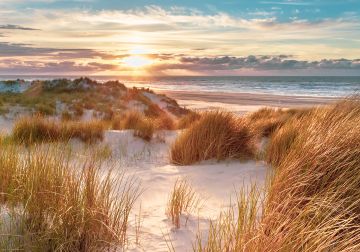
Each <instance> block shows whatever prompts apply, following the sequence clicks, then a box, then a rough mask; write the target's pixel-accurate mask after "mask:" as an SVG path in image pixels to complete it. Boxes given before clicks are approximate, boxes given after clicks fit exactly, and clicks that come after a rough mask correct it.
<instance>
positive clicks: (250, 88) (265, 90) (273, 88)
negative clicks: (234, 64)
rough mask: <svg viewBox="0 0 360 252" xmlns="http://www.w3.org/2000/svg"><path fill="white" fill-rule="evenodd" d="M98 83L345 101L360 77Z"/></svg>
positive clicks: (155, 79) (134, 79)
mask: <svg viewBox="0 0 360 252" xmlns="http://www.w3.org/2000/svg"><path fill="white" fill-rule="evenodd" d="M59 78H70V79H73V78H75V76H45V75H43V76H36V75H33V76H16V75H9V76H0V81H2V80H9V79H11V80H14V79H24V80H26V81H32V80H38V79H39V80H48V79H59ZM90 78H91V79H94V80H97V81H100V82H102V81H108V80H119V81H120V82H122V83H124V84H125V85H126V86H127V87H133V86H135V87H145V88H151V89H154V90H159V91H164V92H170V91H171V92H172V91H179V92H185V91H186V92H189V91H191V92H214V93H219V92H221V93H228V94H234V93H238V94H258V95H281V96H296V97H316V98H318V97H330V98H331V97H346V96H349V95H353V94H354V93H358V92H359V91H360V76H332V77H329V76H325V77H322V76H261V77H256V76H218V77H206V76H203V77H189V76H184V77H178V76H175V77H118V76H91V77H90Z"/></svg>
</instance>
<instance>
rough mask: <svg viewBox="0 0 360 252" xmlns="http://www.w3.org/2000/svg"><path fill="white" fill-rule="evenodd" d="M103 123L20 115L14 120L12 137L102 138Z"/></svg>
mask: <svg viewBox="0 0 360 252" xmlns="http://www.w3.org/2000/svg"><path fill="white" fill-rule="evenodd" d="M104 129H105V128H104V124H103V123H102V122H101V121H89V122H81V121H76V122H75V121H61V122H60V121H55V120H51V119H46V118H43V117H41V116H33V117H22V118H20V119H19V120H17V121H16V122H15V125H14V129H13V133H12V137H13V139H14V140H15V141H17V142H21V143H25V144H33V143H37V142H54V141H67V140H69V139H71V138H78V139H80V140H81V141H83V142H94V141H97V140H102V138H103V136H104Z"/></svg>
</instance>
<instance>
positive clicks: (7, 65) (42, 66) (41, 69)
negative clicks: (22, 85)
mask: <svg viewBox="0 0 360 252" xmlns="http://www.w3.org/2000/svg"><path fill="white" fill-rule="evenodd" d="M116 68H117V66H115V65H109V64H101V63H98V62H89V63H85V64H79V63H76V62H73V61H62V62H43V61H24V62H22V61H18V60H0V73H2V74H24V73H25V74H26V73H28V74H29V73H34V72H35V73H37V74H65V75H66V74H76V73H86V74H89V73H95V72H99V71H106V70H111V69H113V70H115V69H116Z"/></svg>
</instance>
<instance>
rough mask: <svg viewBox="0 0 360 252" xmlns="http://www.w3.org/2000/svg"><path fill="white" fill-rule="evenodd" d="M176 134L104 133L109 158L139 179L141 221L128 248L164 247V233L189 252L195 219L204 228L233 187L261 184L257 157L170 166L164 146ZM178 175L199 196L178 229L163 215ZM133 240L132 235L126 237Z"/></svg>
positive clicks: (262, 177) (261, 170) (260, 164)
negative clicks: (137, 237)
mask: <svg viewBox="0 0 360 252" xmlns="http://www.w3.org/2000/svg"><path fill="white" fill-rule="evenodd" d="M177 134H178V132H171V131H165V132H162V133H160V134H159V136H157V137H155V139H153V140H152V141H151V142H150V143H147V142H144V141H143V140H141V139H139V138H135V137H133V132H132V131H131V130H129V131H108V132H107V133H106V136H105V140H104V143H105V144H108V145H109V147H110V148H111V149H112V151H113V158H114V160H116V161H118V162H119V163H120V166H121V167H123V168H125V169H126V170H127V173H128V174H129V175H135V176H136V177H137V178H139V179H140V181H141V184H142V187H143V189H144V190H145V191H144V192H143V194H142V195H141V197H140V198H139V200H138V203H137V207H136V209H134V211H133V216H135V214H136V213H138V208H139V205H140V204H141V207H142V217H143V224H142V228H141V236H140V246H135V245H134V244H131V245H130V247H129V248H128V251H167V245H166V242H165V240H164V235H166V236H169V237H170V238H169V239H171V241H172V243H173V245H174V247H175V248H176V251H192V242H193V241H194V238H195V235H196V232H197V230H198V220H199V221H200V227H201V229H206V228H207V226H208V220H209V219H210V218H211V219H214V218H216V217H217V216H218V214H219V212H220V211H221V210H222V209H224V208H225V207H227V206H228V205H229V202H230V197H231V196H234V192H235V190H239V189H240V188H242V187H249V186H250V185H251V184H253V183H256V184H257V185H258V186H262V185H263V184H264V181H265V177H266V172H267V170H268V169H267V167H266V165H265V164H264V163H263V162H255V161H249V162H245V163H241V162H239V161H236V160H233V161H224V162H216V161H206V162H202V163H200V164H196V165H192V166H175V165H171V164H170V163H169V146H170V145H171V143H172V141H173V140H174V139H175V138H176V135H177ZM178 178H187V179H188V180H189V181H190V182H191V184H192V185H193V187H194V188H195V190H196V191H197V192H198V194H199V195H200V196H201V198H202V199H204V207H203V208H202V209H201V210H200V211H199V212H198V213H193V215H191V216H189V217H188V218H189V221H188V223H187V225H186V226H185V218H186V217H185V216H184V217H183V218H184V219H183V223H182V226H181V228H180V229H179V230H177V229H175V228H174V227H173V225H172V224H171V221H170V220H169V219H168V217H167V216H166V214H165V210H166V204H167V201H168V197H169V194H170V191H171V190H172V187H173V185H174V183H175V181H176V179H178ZM133 221H134V220H132V222H133ZM130 230H131V228H130ZM134 239H135V238H134V237H132V239H131V240H134Z"/></svg>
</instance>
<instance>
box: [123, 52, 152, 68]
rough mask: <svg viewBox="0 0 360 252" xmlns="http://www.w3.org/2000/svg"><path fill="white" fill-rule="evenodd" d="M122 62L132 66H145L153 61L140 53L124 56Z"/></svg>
mask: <svg viewBox="0 0 360 252" xmlns="http://www.w3.org/2000/svg"><path fill="white" fill-rule="evenodd" d="M122 62H123V63H124V64H125V65H127V66H129V67H133V68H140V67H145V66H148V65H150V64H152V63H153V62H152V60H151V59H149V58H146V57H144V56H140V55H131V56H129V57H126V58H124V59H123V60H122Z"/></svg>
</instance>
